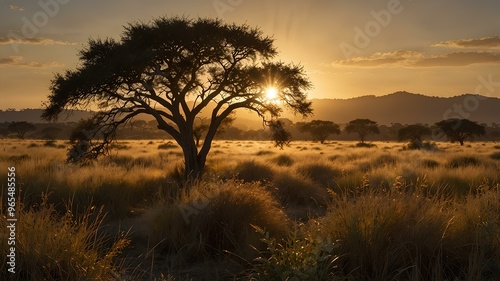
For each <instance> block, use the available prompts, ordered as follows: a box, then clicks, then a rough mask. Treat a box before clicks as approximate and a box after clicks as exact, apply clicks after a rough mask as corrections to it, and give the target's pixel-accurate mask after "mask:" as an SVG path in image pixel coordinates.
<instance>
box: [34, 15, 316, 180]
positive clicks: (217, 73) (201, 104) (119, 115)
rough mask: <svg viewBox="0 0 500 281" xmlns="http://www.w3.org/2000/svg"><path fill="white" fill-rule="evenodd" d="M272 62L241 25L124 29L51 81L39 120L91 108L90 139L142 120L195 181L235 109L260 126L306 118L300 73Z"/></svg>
mask: <svg viewBox="0 0 500 281" xmlns="http://www.w3.org/2000/svg"><path fill="white" fill-rule="evenodd" d="M276 54H277V50H276V49H275V47H274V46H273V39H271V38H269V37H266V36H263V35H262V32H261V31H260V30H259V29H257V28H251V27H249V26H248V25H235V24H226V23H223V22H222V21H220V20H213V19H197V20H189V19H185V18H160V19H157V20H155V21H153V22H152V23H133V24H129V25H128V26H127V27H126V28H125V32H124V33H123V35H122V37H121V39H120V40H114V39H105V40H101V39H97V40H89V42H88V45H87V46H86V47H85V48H84V49H83V50H82V51H81V52H80V54H79V59H80V61H81V64H80V66H78V67H77V68H76V69H75V70H67V71H66V72H65V73H63V74H57V75H56V76H55V78H54V79H53V80H52V84H51V87H50V90H51V94H50V95H49V103H48V104H47V106H46V109H45V111H44V114H43V117H44V118H46V119H48V120H53V119H56V118H57V117H58V115H59V114H60V113H61V112H62V110H63V109H65V108H88V107H89V106H92V105H93V106H95V105H97V107H98V108H99V110H100V112H99V114H98V115H97V116H95V117H94V123H95V124H96V128H97V130H93V131H92V132H93V135H95V136H97V135H102V134H104V135H105V136H104V139H109V138H108V137H106V136H107V135H111V134H113V133H114V131H115V130H116V127H118V126H119V125H121V124H123V123H126V122H129V121H130V120H131V119H133V118H134V117H135V116H137V115H139V114H149V115H151V116H153V117H154V118H155V120H156V122H157V127H158V128H159V129H161V130H164V131H166V132H167V133H169V134H170V135H171V136H172V137H173V138H174V139H175V140H176V141H177V143H178V144H179V145H180V146H181V147H182V148H183V151H184V158H185V163H186V173H187V174H190V173H194V174H196V175H197V174H199V173H200V172H201V171H202V169H203V167H204V163H205V159H206V156H207V154H208V151H209V150H210V146H211V143H212V140H213V137H214V136H215V134H216V132H217V129H218V127H219V126H221V124H222V123H223V122H222V121H223V120H224V119H225V118H227V117H228V116H229V114H231V113H232V112H234V111H235V110H236V109H239V108H246V109H248V110H251V111H253V112H255V113H256V114H258V115H259V116H260V117H261V118H262V119H263V123H264V124H265V125H270V124H272V123H271V122H274V121H275V120H277V118H278V117H279V116H280V114H281V112H282V108H287V109H289V110H291V111H292V112H294V113H295V114H301V115H304V116H307V115H309V114H311V113H312V110H311V103H310V102H308V101H307V99H306V98H307V96H306V91H307V90H309V89H310V88H311V83H310V82H309V80H308V78H307V77H306V75H305V71H304V70H303V68H302V67H301V66H299V65H293V64H285V63H283V62H273V61H271V59H272V58H273V57H274V56H275V55H276ZM269 87H274V88H276V89H277V97H276V98H275V99H273V100H270V99H269V98H268V97H267V96H266V94H265V93H266V89H267V88H269ZM210 103H215V104H216V105H215V107H214V108H213V110H211V114H210V124H208V128H207V130H206V134H205V139H204V141H203V146H202V147H201V148H200V149H199V150H198V148H197V147H196V145H195V143H194V137H193V128H194V127H193V126H194V123H195V120H196V118H197V117H198V116H199V114H200V112H201V111H202V110H203V109H206V108H207V105H209V104H210ZM273 128H279V126H271V129H273ZM101 129H102V130H101ZM103 131H104V132H103ZM281 135H282V136H283V134H281ZM91 139H94V138H93V137H91ZM91 146H92V145H91Z"/></svg>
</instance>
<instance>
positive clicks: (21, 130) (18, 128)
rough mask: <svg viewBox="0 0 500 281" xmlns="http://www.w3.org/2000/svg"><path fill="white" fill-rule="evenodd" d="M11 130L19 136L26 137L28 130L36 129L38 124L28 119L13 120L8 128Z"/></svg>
mask: <svg viewBox="0 0 500 281" xmlns="http://www.w3.org/2000/svg"><path fill="white" fill-rule="evenodd" d="M7 129H8V130H9V131H10V132H12V133H15V134H16V135H17V137H18V138H20V139H24V136H25V135H26V133H27V132H30V131H36V126H35V125H33V123H28V122H26V121H20V122H12V123H10V125H9V127H8V128H7Z"/></svg>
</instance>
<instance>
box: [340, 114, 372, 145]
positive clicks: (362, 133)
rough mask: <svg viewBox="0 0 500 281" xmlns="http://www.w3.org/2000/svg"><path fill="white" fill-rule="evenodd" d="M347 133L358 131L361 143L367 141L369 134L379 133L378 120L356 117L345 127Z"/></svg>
mask: <svg viewBox="0 0 500 281" xmlns="http://www.w3.org/2000/svg"><path fill="white" fill-rule="evenodd" d="M344 130H345V131H346V132H347V133H349V134H353V133H356V134H358V136H359V139H360V140H361V143H364V142H365V139H366V137H367V136H368V135H371V134H379V133H380V132H379V130H378V125H377V122H375V121H372V120H370V119H355V120H352V121H350V122H349V123H347V125H346V127H345V129H344Z"/></svg>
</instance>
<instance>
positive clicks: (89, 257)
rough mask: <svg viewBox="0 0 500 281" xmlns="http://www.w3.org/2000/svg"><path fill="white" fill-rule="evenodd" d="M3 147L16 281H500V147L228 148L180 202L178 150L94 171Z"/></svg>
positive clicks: (43, 151)
mask: <svg viewBox="0 0 500 281" xmlns="http://www.w3.org/2000/svg"><path fill="white" fill-rule="evenodd" d="M0 143H1V146H0V147H1V149H2V153H1V154H0V166H1V167H4V168H3V169H4V172H3V173H1V174H0V180H1V183H2V191H3V193H2V202H4V203H5V201H6V194H5V193H6V190H7V185H6V183H7V167H12V166H14V167H15V168H16V182H17V196H18V199H19V201H20V202H22V206H18V212H17V216H18V222H17V229H16V231H17V232H16V233H17V236H16V239H17V240H16V253H17V269H18V270H19V273H17V274H16V276H17V280H500V198H499V197H500V196H499V192H500V184H499V183H500V145H499V144H495V143H481V142H476V143H470V144H468V145H465V146H463V147H462V146H459V145H457V144H449V143H438V144H437V148H438V149H436V150H433V151H425V150H404V149H403V148H404V144H403V143H385V142H384V143H382V142H375V143H374V144H376V147H372V148H357V147H355V143H353V142H328V143H326V144H319V143H311V142H293V143H292V144H291V147H288V148H285V149H284V150H279V149H277V148H274V147H273V144H272V143H271V142H256V141H217V142H215V143H214V145H213V147H212V150H211V152H210V155H209V159H208V163H207V172H206V173H205V175H204V178H203V180H201V181H199V182H196V183H193V184H192V185H191V186H190V187H189V188H180V187H179V183H180V179H181V175H182V173H181V169H182V168H181V167H182V164H183V163H182V153H181V150H180V148H179V147H177V146H176V145H175V144H173V143H171V142H169V141H168V140H165V141H120V142H118V143H117V144H116V145H115V149H114V150H113V151H112V153H111V155H110V156H109V157H104V158H101V159H100V160H99V161H98V162H96V163H92V164H90V165H87V166H83V167H80V166H74V165H68V164H65V163H64V160H65V153H66V150H67V148H66V144H65V143H64V142H62V141H58V142H56V143H46V142H45V141H36V140H26V141H18V140H8V139H5V140H0ZM2 206H3V207H2V214H3V215H4V218H3V219H2V220H1V221H0V227H2V229H6V224H7V221H6V219H5V214H6V209H5V204H3V205H2ZM7 235H8V234H3V236H4V237H5V239H2V241H1V242H0V243H1V244H0V245H1V247H2V249H3V253H7V251H8V249H9V247H10V246H9V245H7V239H6V238H7ZM0 261H2V265H1V266H0V267H2V271H1V272H2V273H1V274H3V275H0V279H2V280H7V277H8V276H6V275H5V274H6V262H7V258H6V256H5V255H2V257H0Z"/></svg>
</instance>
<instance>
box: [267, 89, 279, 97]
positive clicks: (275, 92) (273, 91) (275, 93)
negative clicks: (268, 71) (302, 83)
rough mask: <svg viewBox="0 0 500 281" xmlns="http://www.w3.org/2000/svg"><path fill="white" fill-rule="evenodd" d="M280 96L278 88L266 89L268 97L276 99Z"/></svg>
mask: <svg viewBox="0 0 500 281" xmlns="http://www.w3.org/2000/svg"><path fill="white" fill-rule="evenodd" d="M277 98H278V90H277V89H276V88H274V87H269V88H267V89H266V99H267V100H275V99H277Z"/></svg>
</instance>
